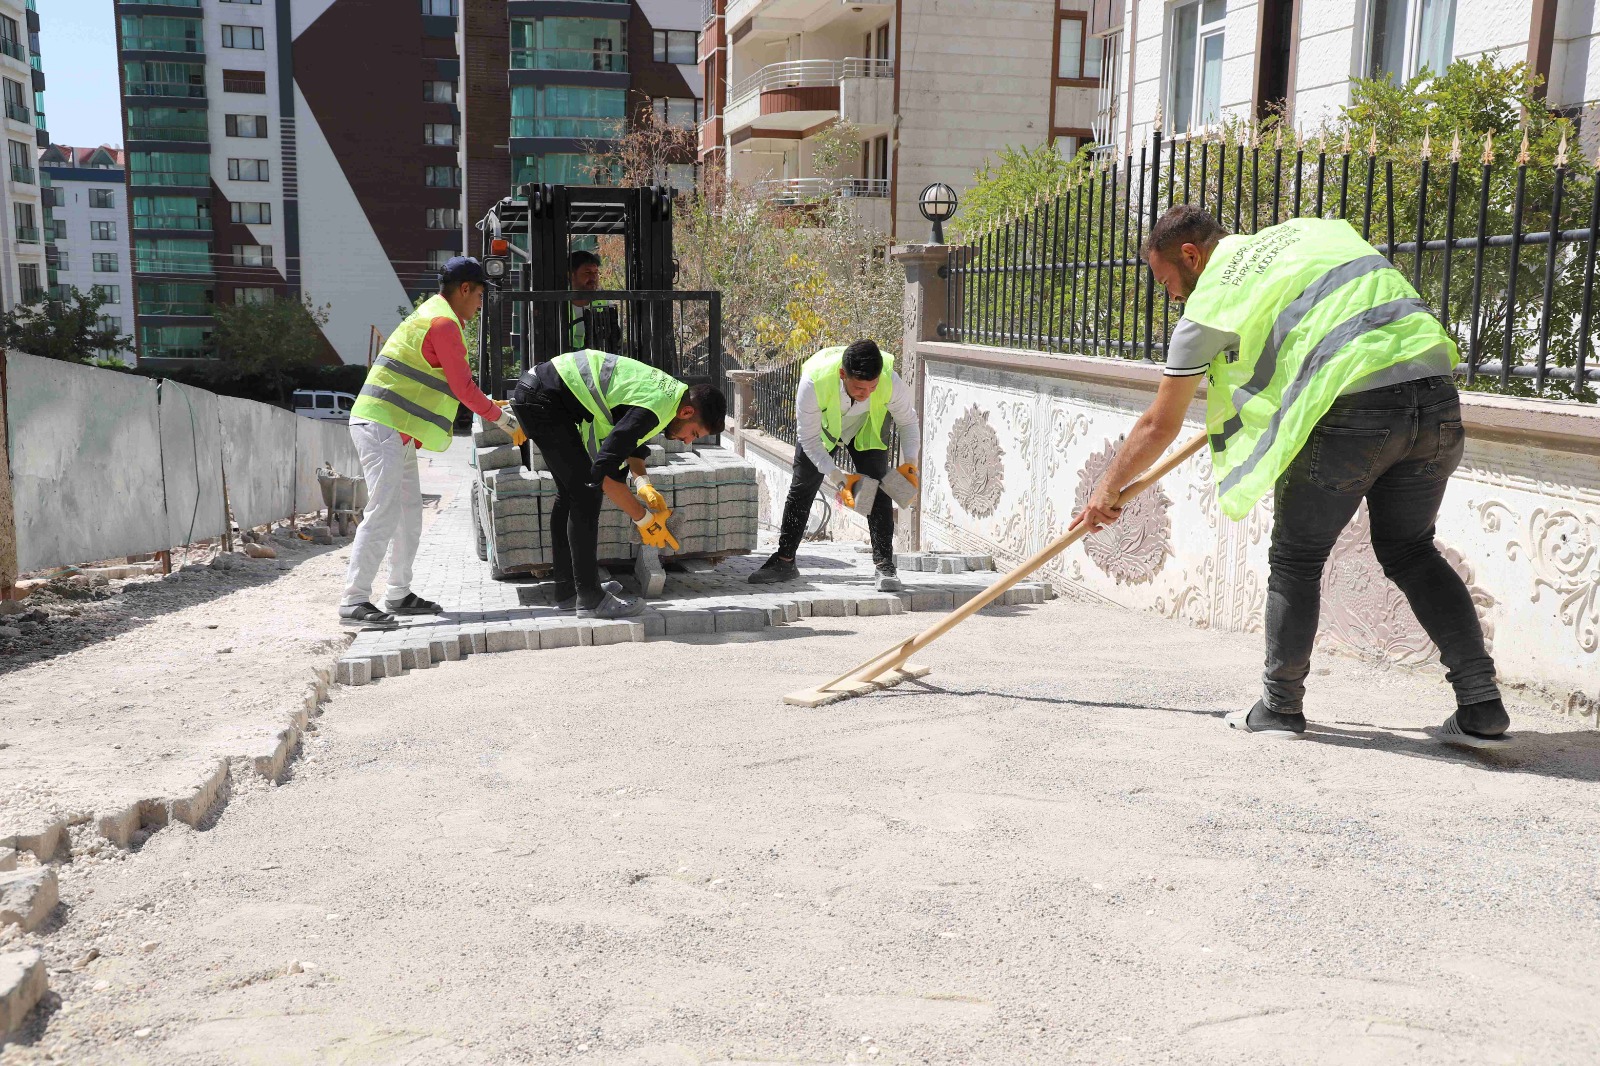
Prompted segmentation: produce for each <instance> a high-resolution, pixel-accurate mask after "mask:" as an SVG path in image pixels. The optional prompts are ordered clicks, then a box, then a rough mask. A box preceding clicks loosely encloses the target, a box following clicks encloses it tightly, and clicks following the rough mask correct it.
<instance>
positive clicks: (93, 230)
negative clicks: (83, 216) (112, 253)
mask: <svg viewBox="0 0 1600 1066" xmlns="http://www.w3.org/2000/svg"><path fill="white" fill-rule="evenodd" d="M89 239H90V240H91V241H114V240H116V239H117V224H116V223H115V222H91V223H89Z"/></svg>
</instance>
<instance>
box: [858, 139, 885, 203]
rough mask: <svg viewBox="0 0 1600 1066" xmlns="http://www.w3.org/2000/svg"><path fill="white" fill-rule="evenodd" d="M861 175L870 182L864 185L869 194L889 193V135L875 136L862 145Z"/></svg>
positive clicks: (864, 192) (863, 189)
mask: <svg viewBox="0 0 1600 1066" xmlns="http://www.w3.org/2000/svg"><path fill="white" fill-rule="evenodd" d="M861 177H862V178H863V179H864V180H865V181H866V182H867V183H868V184H864V185H863V186H862V194H863V195H867V196H888V195H889V137H888V135H887V134H886V135H884V136H882V137H874V138H873V139H872V140H870V141H868V142H866V143H865V144H863V145H862V146H861Z"/></svg>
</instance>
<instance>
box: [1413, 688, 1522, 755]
mask: <svg viewBox="0 0 1600 1066" xmlns="http://www.w3.org/2000/svg"><path fill="white" fill-rule="evenodd" d="M1510 725H1511V716H1510V715H1509V714H1507V713H1506V705H1505V704H1504V703H1502V702H1501V701H1500V700H1498V699H1493V700H1483V701H1481V702H1479V703H1469V704H1467V705H1466V706H1464V707H1457V708H1456V713H1455V714H1452V715H1451V716H1450V717H1449V718H1446V719H1445V722H1444V725H1442V726H1440V727H1439V728H1438V729H1430V730H1428V731H1427V732H1428V734H1429V735H1430V736H1432V737H1433V738H1434V739H1435V740H1437V741H1439V743H1441V744H1452V745H1454V746H1456V747H1458V748H1476V749H1478V750H1479V751H1483V750H1487V749H1493V748H1503V747H1505V746H1506V745H1507V744H1509V743H1511V738H1510V737H1509V736H1507V735H1506V729H1507V727H1509V726H1510Z"/></svg>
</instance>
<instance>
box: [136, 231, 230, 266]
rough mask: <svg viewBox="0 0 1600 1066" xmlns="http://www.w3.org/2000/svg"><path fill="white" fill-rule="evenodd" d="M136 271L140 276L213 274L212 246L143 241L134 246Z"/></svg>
mask: <svg viewBox="0 0 1600 1066" xmlns="http://www.w3.org/2000/svg"><path fill="white" fill-rule="evenodd" d="M133 270H134V273H136V274H209V273H211V242H210V241H180V240H170V241H169V240H150V239H147V238H140V239H139V240H137V241H134V243H133Z"/></svg>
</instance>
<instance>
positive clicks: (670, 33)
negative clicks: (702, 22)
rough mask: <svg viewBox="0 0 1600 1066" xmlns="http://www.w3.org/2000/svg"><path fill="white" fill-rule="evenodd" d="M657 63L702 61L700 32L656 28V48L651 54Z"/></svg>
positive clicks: (692, 62)
mask: <svg viewBox="0 0 1600 1066" xmlns="http://www.w3.org/2000/svg"><path fill="white" fill-rule="evenodd" d="M651 58H652V59H654V60H655V61H656V62H657V63H689V64H694V63H698V62H700V33H699V31H697V30H656V31H655V49H654V52H653V53H652V55H651Z"/></svg>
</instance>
